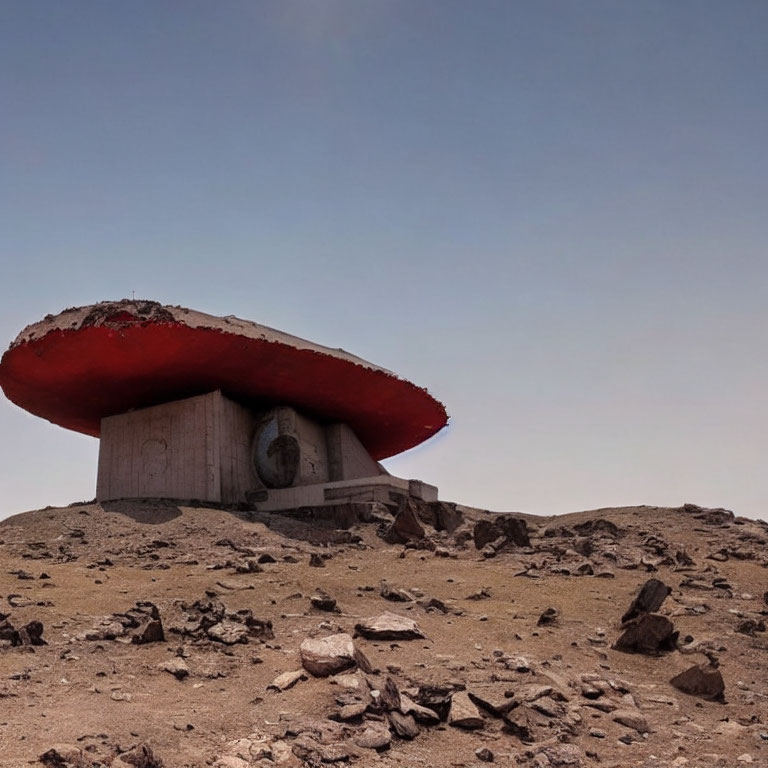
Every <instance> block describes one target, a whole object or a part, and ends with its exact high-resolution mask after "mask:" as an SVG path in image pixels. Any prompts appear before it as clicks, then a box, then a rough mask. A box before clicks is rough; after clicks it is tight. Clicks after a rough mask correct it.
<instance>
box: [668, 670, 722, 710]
mask: <svg viewBox="0 0 768 768" xmlns="http://www.w3.org/2000/svg"><path fill="white" fill-rule="evenodd" d="M669 682H670V683H671V684H672V685H674V686H675V688H677V689H678V690H680V691H682V692H683V693H687V694H689V695H691V696H698V697H699V698H702V699H709V700H711V701H725V682H724V680H723V675H722V673H721V672H720V670H719V669H718V668H717V667H715V666H714V665H712V664H696V665H694V666H692V667H689V668H688V669H686V670H685V671H684V672H681V673H680V674H679V675H675V677H673V678H672V679H671V680H670V681H669Z"/></svg>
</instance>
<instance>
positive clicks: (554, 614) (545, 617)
mask: <svg viewBox="0 0 768 768" xmlns="http://www.w3.org/2000/svg"><path fill="white" fill-rule="evenodd" d="M559 617H560V612H559V611H558V610H557V608H545V609H544V611H542V613H541V616H539V620H538V621H537V622H536V626H537V627H545V626H551V625H553V624H557V620H558V618H559Z"/></svg>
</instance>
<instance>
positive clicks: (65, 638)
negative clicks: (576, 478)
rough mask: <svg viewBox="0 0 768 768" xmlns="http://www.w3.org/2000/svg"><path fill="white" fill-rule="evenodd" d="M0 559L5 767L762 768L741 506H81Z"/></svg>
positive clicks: (765, 724)
mask: <svg viewBox="0 0 768 768" xmlns="http://www.w3.org/2000/svg"><path fill="white" fill-rule="evenodd" d="M393 514H394V515H395V517H394V518H393ZM0 564H1V565H2V567H1V568H0V766H4V767H8V768H10V767H13V768H16V767H17V766H26V765H48V766H113V767H114V768H126V766H138V767H139V768H158V767H159V766H165V768H182V767H192V766H217V768H248V766H260V767H262V768H264V767H266V766H270V767H272V766H285V767H286V768H291V767H296V768H298V766H303V765H309V766H318V765H324V764H333V763H341V764H344V763H349V764H352V765H355V764H356V765H361V766H368V765H371V766H381V767H382V768H385V766H414V767H415V766H432V765H440V766H479V765H484V764H486V763H491V764H497V765H502V766H516V765H521V766H537V767H538V768H546V767H547V766H593V765H594V766H598V765H599V766H606V767H607V766H648V767H650V766H659V767H661V766H664V767H666V766H687V768H698V767H701V768H704V767H709V766H741V765H756V766H761V765H768V663H766V662H767V661H768V642H767V637H768V635H767V634H766V632H765V623H764V622H765V621H766V614H768V604H767V603H766V601H767V600H768V594H767V593H766V590H768V524H766V523H763V522H759V521H753V520H747V519H743V518H738V517H734V516H733V514H731V513H730V512H727V511H725V510H712V509H706V508H702V507H698V506H694V505H686V506H684V507H681V508H677V509H667V508H658V507H633V508H624V509H601V510H595V511H589V512H580V513H575V514H571V515H565V516H560V517H557V518H538V517H533V516H527V515H502V516H493V515H489V514H488V513H484V512H481V511H479V510H471V509H466V508H458V509H457V508H456V507H455V506H453V505H448V504H433V505H424V504H421V505H414V504H409V505H405V506H402V505H401V507H400V508H399V511H398V510H397V509H390V508H387V507H383V506H382V505H351V506H349V507H343V508H342V507H340V508H337V509H334V510H333V514H332V515H331V516H330V517H329V518H327V519H323V517H322V516H320V515H318V514H317V513H314V514H313V513H312V511H309V512H307V513H306V516H305V517H301V516H298V517H296V518H287V517H284V516H283V517H281V516H278V515H272V516H270V515H266V514H259V513H255V512H249V511H247V510H244V511H238V510H227V509H211V508H205V507H200V506H176V505H174V504H172V503H170V502H162V501H146V502H120V503H111V504H104V505H99V504H92V503H89V504H74V505H71V506H69V507H66V508H61V509H54V508H49V509H44V510H39V511H35V512H27V513H24V514H21V515H17V516H15V517H12V518H10V519H8V520H5V521H3V522H2V523H0ZM622 622H623V623H622ZM681 673H682V676H680V675H681ZM678 676H680V677H678ZM673 679H674V680H675V684H673V683H672V682H671V681H672V680H673Z"/></svg>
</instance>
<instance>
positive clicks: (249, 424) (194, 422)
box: [96, 392, 259, 504]
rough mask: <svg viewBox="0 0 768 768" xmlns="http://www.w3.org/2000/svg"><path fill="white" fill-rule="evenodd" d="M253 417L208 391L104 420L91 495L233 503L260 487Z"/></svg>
mask: <svg viewBox="0 0 768 768" xmlns="http://www.w3.org/2000/svg"><path fill="white" fill-rule="evenodd" d="M252 431H253V416H252V414H251V413H250V412H249V411H248V410H247V409H246V408H243V407H242V406H240V405H238V404H237V403H234V402H232V401H231V400H229V399H228V398H226V397H224V396H223V395H222V394H221V392H212V393H210V394H208V395H201V396H200V397H191V398H187V399H185V400H178V401H176V402H173V403H166V404H164V405H158V406H155V407H153V408H144V409H141V410H138V411H133V412H131V413H125V414H121V415H119V416H110V417H109V418H106V419H104V420H103V422H102V427H101V432H102V437H101V444H100V446H99V473H98V480H97V487H96V497H97V498H98V499H99V500H100V501H106V500H110V499H128V498H142V497H158V498H169V499H200V500H202V501H215V502H221V503H225V504H234V503H237V502H238V501H242V500H244V499H245V495H246V493H247V492H248V491H251V490H253V489H254V488H255V487H257V486H258V485H259V480H258V478H256V476H255V473H254V472H253V471H252V470H251V465H250V452H251V447H250V439H251V434H252Z"/></svg>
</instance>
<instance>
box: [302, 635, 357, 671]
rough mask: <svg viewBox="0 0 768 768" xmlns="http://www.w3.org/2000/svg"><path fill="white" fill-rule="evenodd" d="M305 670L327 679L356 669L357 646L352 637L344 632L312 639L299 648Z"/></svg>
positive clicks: (306, 640)
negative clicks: (347, 670) (353, 668)
mask: <svg viewBox="0 0 768 768" xmlns="http://www.w3.org/2000/svg"><path fill="white" fill-rule="evenodd" d="M299 654H300V655H301V663H302V665H303V666H304V669H306V670H307V672H309V673H310V674H312V675H315V677H327V676H328V675H335V674H336V673H337V672H343V671H344V670H345V669H349V668H350V667H354V666H355V665H356V663H357V662H356V660H355V644H354V642H353V641H352V636H351V635H348V634H346V633H344V632H340V633H338V634H336V635H328V636H327V637H320V638H311V637H308V638H306V639H305V640H303V641H302V643H301V645H300V646H299Z"/></svg>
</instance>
